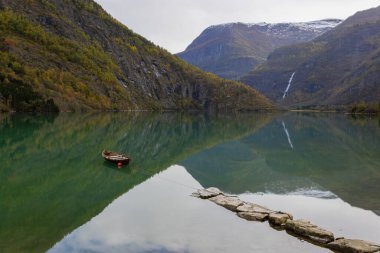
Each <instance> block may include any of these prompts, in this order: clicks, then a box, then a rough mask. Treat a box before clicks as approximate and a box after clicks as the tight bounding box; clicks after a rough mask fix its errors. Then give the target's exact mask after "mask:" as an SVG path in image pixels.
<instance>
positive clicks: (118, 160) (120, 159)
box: [102, 150, 130, 164]
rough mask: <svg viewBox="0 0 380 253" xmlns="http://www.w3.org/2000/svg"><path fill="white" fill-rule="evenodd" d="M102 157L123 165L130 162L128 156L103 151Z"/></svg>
mask: <svg viewBox="0 0 380 253" xmlns="http://www.w3.org/2000/svg"><path fill="white" fill-rule="evenodd" d="M102 157H103V158H104V159H105V160H106V161H109V162H113V163H123V164H128V163H129V161H130V158H129V157H127V156H126V155H123V154H119V153H115V152H111V151H107V150H103V152H102Z"/></svg>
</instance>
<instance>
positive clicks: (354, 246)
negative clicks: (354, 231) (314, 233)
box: [327, 238, 380, 253]
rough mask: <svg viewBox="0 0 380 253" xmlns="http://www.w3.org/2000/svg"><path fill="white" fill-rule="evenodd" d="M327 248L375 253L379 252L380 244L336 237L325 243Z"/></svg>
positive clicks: (343, 251) (348, 252)
mask: <svg viewBox="0 0 380 253" xmlns="http://www.w3.org/2000/svg"><path fill="white" fill-rule="evenodd" d="M327 248H329V249H331V250H336V251H339V252H342V253H375V252H380V245H378V244H374V243H371V242H366V241H362V240H353V239H345V238H338V239H336V240H335V241H333V242H330V243H329V244H327Z"/></svg>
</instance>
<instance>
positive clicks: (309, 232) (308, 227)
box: [285, 220, 334, 244]
mask: <svg viewBox="0 0 380 253" xmlns="http://www.w3.org/2000/svg"><path fill="white" fill-rule="evenodd" d="M285 229H286V230H287V231H291V232H293V233H294V234H296V235H298V236H300V237H303V238H306V239H308V240H310V241H312V242H316V243H323V244H325V243H329V242H332V241H334V234H333V233H331V232H329V231H327V230H325V229H322V228H320V227H318V226H316V225H313V224H311V223H310V222H309V221H306V220H288V221H287V222H286V224H285Z"/></svg>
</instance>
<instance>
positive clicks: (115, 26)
mask: <svg viewBox="0 0 380 253" xmlns="http://www.w3.org/2000/svg"><path fill="white" fill-rule="evenodd" d="M0 66H1V67H0V110H9V109H12V110H17V111H46V110H54V111H55V110H58V109H59V110H63V111H73V110H115V109H116V110H130V109H148V110H162V109H167V110H176V109H185V110H189V109H197V110H199V109H201V110H202V109H214V110H225V109H226V110H256V109H267V108H272V107H273V106H272V103H271V102H270V101H269V100H268V99H266V98H265V97H263V96H261V95H260V94H258V93H257V92H256V91H255V90H253V89H252V88H250V87H247V86H246V85H243V84H239V83H236V82H230V81H226V80H222V79H221V78H218V77H216V76H214V75H211V74H209V73H204V72H202V71H200V70H199V69H197V68H195V67H192V66H190V65H189V64H187V63H184V62H183V61H181V60H180V59H178V58H177V57H175V56H173V55H171V54H170V53H168V52H167V51H165V50H163V49H161V48H159V47H157V46H155V45H154V44H153V43H151V42H149V41H148V40H146V39H144V38H143V37H141V36H139V35H137V34H135V33H134V32H132V31H131V30H130V29H128V28H127V27H125V26H124V25H122V24H120V23H119V22H118V21H116V20H115V19H113V18H112V17H111V16H110V15H109V14H108V13H106V12H105V11H104V10H103V9H102V8H101V6H100V5H98V4H97V3H95V2H94V1H92V0H65V1H62V0H49V1H46V0H0Z"/></svg>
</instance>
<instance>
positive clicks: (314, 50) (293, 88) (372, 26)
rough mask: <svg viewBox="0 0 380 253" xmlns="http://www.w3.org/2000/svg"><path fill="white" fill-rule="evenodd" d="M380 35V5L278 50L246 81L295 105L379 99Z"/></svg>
mask: <svg viewBox="0 0 380 253" xmlns="http://www.w3.org/2000/svg"><path fill="white" fill-rule="evenodd" d="M379 38H380V7H378V8H374V9H370V10H367V11H363V12H359V13H357V14H355V15H354V16H352V17H350V18H348V19H347V20H346V21H344V22H343V23H342V24H341V25H339V26H337V27H336V28H334V29H332V30H331V31H329V32H327V33H325V34H323V35H322V36H320V37H317V38H315V39H314V40H313V41H312V42H309V43H303V44H298V45H293V46H287V47H283V48H280V49H277V50H275V51H274V52H273V53H272V54H270V56H269V57H268V61H267V62H266V63H264V64H262V65H260V66H258V67H257V68H256V69H254V70H253V71H252V72H251V73H250V74H249V75H247V76H245V77H243V78H242V79H241V80H242V81H243V82H245V83H247V84H249V85H251V86H252V87H255V88H256V89H257V90H259V91H260V92H262V93H263V94H265V95H267V96H268V97H269V98H271V99H273V100H275V101H276V102H278V103H280V104H283V105H287V106H293V107H319V106H322V107H323V106H326V105H327V106H337V105H346V104H351V103H354V102H357V101H366V102H378V101H380V74H379V73H380V40H379ZM293 73H295V74H294V76H293V79H292V82H290V79H291V76H292V75H293ZM286 90H288V91H287V92H285V91H286ZM285 93H286V95H285ZM284 95H285V96H284Z"/></svg>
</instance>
